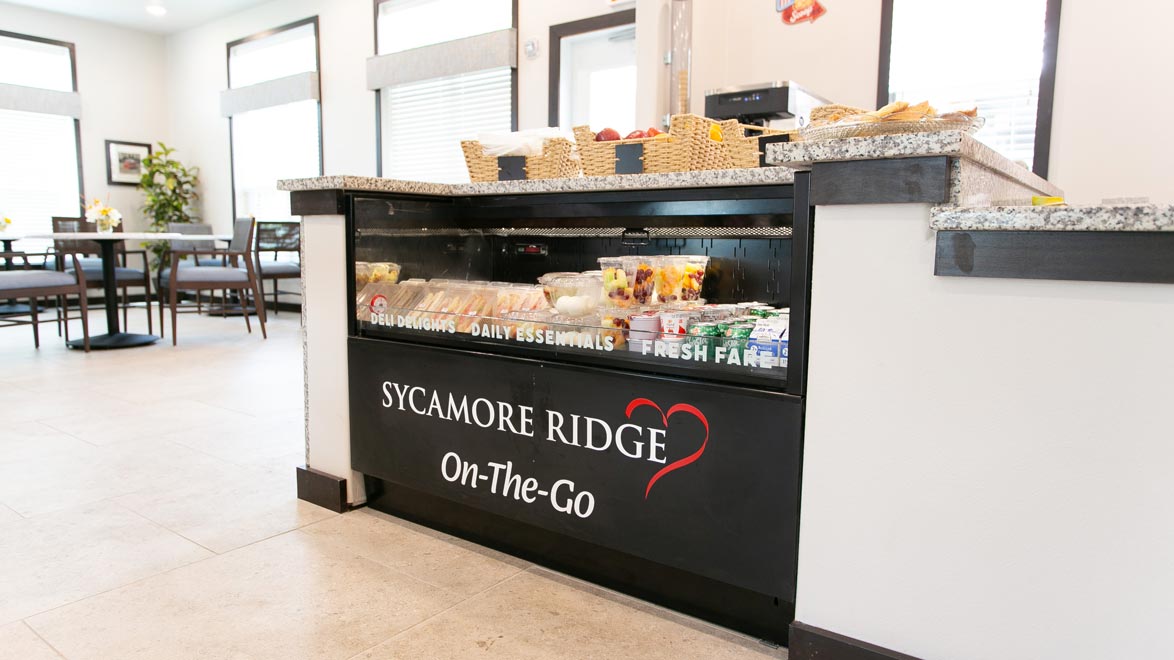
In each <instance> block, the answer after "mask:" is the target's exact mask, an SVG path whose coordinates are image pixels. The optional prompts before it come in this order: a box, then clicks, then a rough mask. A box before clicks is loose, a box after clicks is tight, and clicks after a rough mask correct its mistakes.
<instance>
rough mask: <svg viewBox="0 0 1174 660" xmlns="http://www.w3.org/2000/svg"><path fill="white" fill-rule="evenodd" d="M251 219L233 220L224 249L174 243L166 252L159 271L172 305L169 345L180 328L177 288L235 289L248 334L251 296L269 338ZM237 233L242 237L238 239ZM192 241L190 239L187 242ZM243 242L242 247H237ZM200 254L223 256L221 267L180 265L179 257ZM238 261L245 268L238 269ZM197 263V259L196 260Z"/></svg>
mask: <svg viewBox="0 0 1174 660" xmlns="http://www.w3.org/2000/svg"><path fill="white" fill-rule="evenodd" d="M253 226H254V223H253V220H252V219H251V218H250V219H244V220H236V221H235V222H234V223H233V241H232V244H231V245H230V246H229V248H228V249H226V250H217V249H214V248H207V247H204V248H199V247H189V248H188V249H183V250H179V249H176V248H175V245H174V243H181V245H180V247H184V246H183V245H182V243H183V241H182V240H177V241H174V242H173V245H172V248H171V249H170V250H168V251H167V263H168V264H169V265H168V266H167V267H166V268H163V269H162V270H160V271H159V281H160V283H161V284H162V283H166V288H167V296H168V301H169V306H170V308H171V344H172V345H173V346H174V345H176V344H177V343H178V335H179V329H178V327H177V324H176V323H177V309H176V303H177V301H178V299H177V294H178V292H179V291H229V290H231V291H236V292H237V295H238V296H239V297H240V301H241V315H242V316H244V317H245V327H246V328H247V329H248V331H249V332H250V333H251V332H252V331H253V325H252V322H251V321H250V320H249V311H248V303H249V297H250V296H252V300H253V304H254V306H256V307H257V319H258V320H259V321H260V322H261V335H262V337H264V338H266V339H268V338H269V335H268V333H267V332H266V330H265V309H264V306H263V305H261V304H259V303H258V302H257V301H259V300H260V287H259V286H258V284H257V274H256V271H255V269H254V266H253V261H252V254H251V251H250V250H249V246H250V245H251V244H252V242H253ZM238 236H242V237H243V238H241V239H240V240H237V238H238ZM188 243H191V241H188ZM240 245H243V246H244V248H243V249H238V246H240ZM201 256H215V257H220V258H222V259H224V262H223V263H226V264H227V265H223V266H200V265H190V266H182V265H181V264H180V260H181V259H183V258H184V257H192V258H193V260H194V259H198V258H199V257H201ZM241 262H243V263H244V267H243V268H241V267H240V264H241ZM197 263H198V262H197Z"/></svg>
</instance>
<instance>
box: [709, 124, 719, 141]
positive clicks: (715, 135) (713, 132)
mask: <svg viewBox="0 0 1174 660" xmlns="http://www.w3.org/2000/svg"><path fill="white" fill-rule="evenodd" d="M709 139H711V140H713V141H714V142H721V141H722V128H721V126H718V125H717V124H714V125H713V126H710V127H709Z"/></svg>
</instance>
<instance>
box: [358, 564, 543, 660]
mask: <svg viewBox="0 0 1174 660" xmlns="http://www.w3.org/2000/svg"><path fill="white" fill-rule="evenodd" d="M376 563H379V562H376ZM382 565H383V564H380V566H382ZM528 570H529V568H526V569H522V570H520V571H518V572H516V573H514V574H513V575H510V576H509V577H506V578H503V579H501V580H498V581H497V582H494V583H493V584H491V585H489V586H488V587H486V588H484V589H482V590H481V591H478V592H477V593H475V594H472V595H470V596H468V597H466V598H462V599H461V600H459V601H457V602H455V603H453V604H452V605H449V606H448V607H446V608H444V609H443V610H441V611H439V612H437V613H436V614H433V615H432V616H429V617H426V618H424V619H421V620H419V621H417V622H416V623H413V624H412V625H410V626H408V627H407V628H404V629H403V630H401V631H399V632H397V633H396V634H394V635H392V636H391V637H388V638H387V639H384V640H380V642H379V643H378V644H376V645H374V646H372V647H370V648H366V649H363V650H362V651H359V652H358V653H356V654H354V655H352V656H351V657H349V658H347V660H355V658H357V657H359V656H361V655H363V654H364V653H368V652H370V651H371V650H372V649H374V648H377V647H379V646H382V645H384V644H386V643H388V642H390V641H392V640H394V639H395V638H397V637H399V636H400V635H405V634H407V633H408V632H410V631H412V630H414V629H416V628H418V627H420V626H422V625H424V624H425V623H428V622H429V621H431V620H433V619H435V618H436V617H438V616H440V615H442V614H444V613H446V612H449V611H451V610H452V609H454V608H456V607H460V606H461V605H464V604H465V603H468V602H469V601H471V600H474V599H477V598H479V597H481V596H483V595H485V593H486V592H489V591H492V590H494V589H496V588H498V587H500V586H501V585H503V584H505V583H506V582H509V581H510V580H514V579H516V578H517V577H518V576H520V575H522V574H523V573H525V572H526V571H528ZM421 581H423V580H421Z"/></svg>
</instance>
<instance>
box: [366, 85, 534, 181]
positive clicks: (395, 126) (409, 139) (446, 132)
mask: <svg viewBox="0 0 1174 660" xmlns="http://www.w3.org/2000/svg"><path fill="white" fill-rule="evenodd" d="M511 80H512V70H511V69H510V68H509V67H501V68H497V69H489V70H487V71H477V72H475V73H466V74H462V75H458V76H449V77H446V78H433V79H431V80H423V81H420V82H414V83H407V84H404V85H396V86H394V87H385V88H384V89H383V90H381V91H380V92H379V94H380V97H381V102H380V110H381V113H382V115H383V116H382V118H381V120H382V122H383V153H384V160H383V176H386V177H390V178H393V179H409V180H415V181H435V182H442V183H455V182H462V181H468V178H469V175H468V170H467V169H466V168H465V157H464V155H463V154H462V153H461V140H469V139H475V138H476V137H477V136H478V135H479V134H481V133H508V132H509V130H510V125H511V122H512V120H513V104H512V101H511V93H510V85H511ZM438 108H443V109H444V110H443V116H438V115H437V109H438Z"/></svg>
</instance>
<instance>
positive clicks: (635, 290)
mask: <svg viewBox="0 0 1174 660" xmlns="http://www.w3.org/2000/svg"><path fill="white" fill-rule="evenodd" d="M620 261H621V263H623V265H624V273H625V275H627V277H628V282H629V284H630V286H631V287H632V300H634V301H636V304H637V305H651V304H652V303H653V301H654V300H655V299H656V297H655V294H656V289H655V284H656V271H657V270H658V269H659V268H660V258H659V257H649V256H642V255H636V256H631V257H620Z"/></svg>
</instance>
